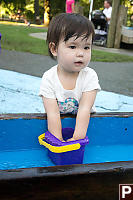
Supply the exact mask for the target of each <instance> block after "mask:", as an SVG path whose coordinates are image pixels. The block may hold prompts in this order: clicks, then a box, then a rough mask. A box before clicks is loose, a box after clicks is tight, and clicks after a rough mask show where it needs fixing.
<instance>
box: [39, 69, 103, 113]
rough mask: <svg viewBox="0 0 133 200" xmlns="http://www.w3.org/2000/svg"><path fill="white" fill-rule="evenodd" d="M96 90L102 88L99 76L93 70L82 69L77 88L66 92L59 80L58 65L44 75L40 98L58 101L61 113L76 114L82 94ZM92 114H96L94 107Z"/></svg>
mask: <svg viewBox="0 0 133 200" xmlns="http://www.w3.org/2000/svg"><path fill="white" fill-rule="evenodd" d="M94 89H97V90H100V89H101V88H100V85H99V81H98V77H97V74H96V72H95V71H94V70H93V69H91V68H89V67H85V68H84V69H82V70H81V71H80V72H79V75H78V77H77V80H76V86H75V88H74V89H73V90H66V89H64V88H63V86H62V84H61V82H60V80H59V77H58V74H57V65H56V66H54V67H52V68H51V69H49V70H48V71H46V72H45V73H44V75H43V77H42V81H41V86H40V92H39V96H44V97H46V98H51V99H56V100H57V103H58V106H59V110H60V113H64V114H65V113H72V114H76V113H77V111H78V106H79V102H80V99H81V97H82V93H83V92H86V91H91V90H94ZM91 112H95V107H94V106H93V108H92V111H91Z"/></svg>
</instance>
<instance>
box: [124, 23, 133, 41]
mask: <svg viewBox="0 0 133 200" xmlns="http://www.w3.org/2000/svg"><path fill="white" fill-rule="evenodd" d="M122 42H124V43H127V44H133V29H130V28H128V27H125V26H122Z"/></svg>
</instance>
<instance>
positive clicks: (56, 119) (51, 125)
mask: <svg viewBox="0 0 133 200" xmlns="http://www.w3.org/2000/svg"><path fill="white" fill-rule="evenodd" d="M42 99H43V104H44V108H45V111H46V113H47V121H48V130H49V132H51V133H52V134H53V135H54V136H55V137H57V138H58V139H60V140H61V141H63V138H62V131H61V119H60V112H59V108H58V104H57V101H56V99H50V98H45V97H42Z"/></svg>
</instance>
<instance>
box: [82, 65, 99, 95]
mask: <svg viewBox="0 0 133 200" xmlns="http://www.w3.org/2000/svg"><path fill="white" fill-rule="evenodd" d="M92 90H98V91H99V90H101V87H100V85H99V80H98V76H97V74H96V72H95V71H94V70H93V69H91V68H90V70H89V71H87V72H86V75H85V78H84V83H83V92H87V91H92Z"/></svg>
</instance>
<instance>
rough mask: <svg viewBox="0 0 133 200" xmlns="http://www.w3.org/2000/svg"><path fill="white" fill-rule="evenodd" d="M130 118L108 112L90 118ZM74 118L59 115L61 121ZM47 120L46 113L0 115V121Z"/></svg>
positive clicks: (132, 113) (127, 114)
mask: <svg viewBox="0 0 133 200" xmlns="http://www.w3.org/2000/svg"><path fill="white" fill-rule="evenodd" d="M113 116H114V117H131V116H133V112H109V113H92V114H91V117H113ZM67 117H70V118H75V117H76V115H73V114H61V119H64V118H67ZM19 118H22V119H47V115H46V113H44V114H42V113H17V114H15V113H14V114H0V120H10V119H19Z"/></svg>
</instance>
